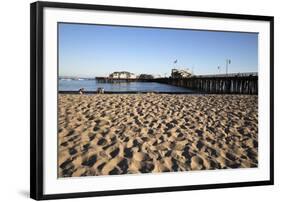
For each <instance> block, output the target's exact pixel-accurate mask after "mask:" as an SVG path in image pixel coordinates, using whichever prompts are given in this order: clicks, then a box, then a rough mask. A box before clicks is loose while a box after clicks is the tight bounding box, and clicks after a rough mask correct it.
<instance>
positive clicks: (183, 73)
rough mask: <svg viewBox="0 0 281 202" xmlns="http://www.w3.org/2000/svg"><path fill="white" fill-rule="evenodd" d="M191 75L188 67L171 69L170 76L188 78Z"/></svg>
mask: <svg viewBox="0 0 281 202" xmlns="http://www.w3.org/2000/svg"><path fill="white" fill-rule="evenodd" d="M191 76H192V72H191V71H190V69H188V68H182V69H172V73H171V77H172V78H188V77H191Z"/></svg>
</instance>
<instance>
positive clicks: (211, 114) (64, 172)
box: [58, 94, 258, 177]
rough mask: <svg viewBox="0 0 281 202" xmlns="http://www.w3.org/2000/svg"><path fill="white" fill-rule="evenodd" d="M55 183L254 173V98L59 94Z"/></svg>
mask: <svg viewBox="0 0 281 202" xmlns="http://www.w3.org/2000/svg"><path fill="white" fill-rule="evenodd" d="M58 111H59V112H58V113H59V114H58V116H59V120H58V131H59V133H58V148H59V153H58V167H59V168H58V172H59V173H58V176H59V177H71V176H96V175H116V174H130V173H151V172H176V171H191V170H211V169H227V168H250V167H257V166H258V97H257V96H255V95H167V94H119V95H117V94H112V95H108V94H102V95H69V94H66V95H62V94H60V95H59V108H58Z"/></svg>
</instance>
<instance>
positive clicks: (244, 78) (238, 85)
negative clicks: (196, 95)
mask: <svg viewBox="0 0 281 202" xmlns="http://www.w3.org/2000/svg"><path fill="white" fill-rule="evenodd" d="M154 81H155V82H159V83H164V84H170V85H174V86H179V87H185V88H189V89H192V90H195V91H198V92H204V93H217V94H228V93H229V94H258V76H257V75H241V76H239V75H225V76H193V77H190V78H159V79H154Z"/></svg>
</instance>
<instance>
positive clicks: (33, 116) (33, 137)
mask: <svg viewBox="0 0 281 202" xmlns="http://www.w3.org/2000/svg"><path fill="white" fill-rule="evenodd" d="M45 7H51V8H63V9H64V8H66V9H82V10H85V9H86V10H101V11H120V12H131V13H147V14H164V15H168V16H173V15H180V16H197V17H210V18H224V19H239V20H258V21H268V22H269V23H270V89H269V90H270V109H269V110H270V136H269V138H270V157H269V158H270V180H267V181H251V182H239V183H221V184H204V185H191V186H175V187H161V188H160V187H155V188H144V189H130V190H112V191H98V192H83V193H66V194H51V195H45V194H44V193H43V180H44V179H43V128H44V125H43V105H44V102H43V41H44V39H43V18H44V15H43V9H44V8H45ZM30 48H31V51H30V68H31V69H30V96H31V97H30V110H31V111H30V196H31V198H33V199H36V200H45V199H62V198H77V197H92V196H108V195H122V194H140V193H153V192H171V191H186V190H198V189H216V188H228V187H245V186H260V185H273V184H274V136H273V134H274V86H273V85H274V17H272V16H258V15H240V14H228V13H213V12H195V11H183V10H167V9H154V8H153V9H151V8H135V7H120V6H104V5H89V4H75V3H58V2H35V3H32V4H31V6H30Z"/></svg>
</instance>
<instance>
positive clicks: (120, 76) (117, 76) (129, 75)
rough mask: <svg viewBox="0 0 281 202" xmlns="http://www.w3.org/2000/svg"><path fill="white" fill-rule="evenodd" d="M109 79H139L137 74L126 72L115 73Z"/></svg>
mask: <svg viewBox="0 0 281 202" xmlns="http://www.w3.org/2000/svg"><path fill="white" fill-rule="evenodd" d="M109 78H113V79H135V78H137V77H136V75H135V74H133V73H130V72H126V71H121V72H113V73H111V74H110V75H109Z"/></svg>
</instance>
